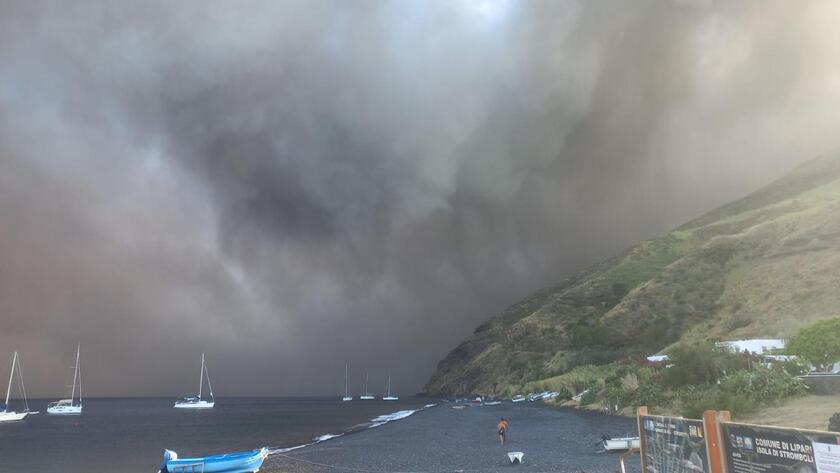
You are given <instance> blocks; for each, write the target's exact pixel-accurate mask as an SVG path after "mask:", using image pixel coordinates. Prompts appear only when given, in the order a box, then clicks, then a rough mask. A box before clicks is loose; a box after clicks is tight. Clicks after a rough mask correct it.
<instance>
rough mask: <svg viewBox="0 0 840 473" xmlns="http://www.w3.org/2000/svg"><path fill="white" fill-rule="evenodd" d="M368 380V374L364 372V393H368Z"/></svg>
mask: <svg viewBox="0 0 840 473" xmlns="http://www.w3.org/2000/svg"><path fill="white" fill-rule="evenodd" d="M368 381H370V374H369V373H365V395H367V394H368Z"/></svg>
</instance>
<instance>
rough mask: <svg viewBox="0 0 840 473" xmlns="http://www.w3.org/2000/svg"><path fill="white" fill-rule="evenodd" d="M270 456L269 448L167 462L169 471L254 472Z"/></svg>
mask: <svg viewBox="0 0 840 473" xmlns="http://www.w3.org/2000/svg"><path fill="white" fill-rule="evenodd" d="M266 457H268V449H266V448H261V449H259V450H251V451H247V452H235V453H226V454H224V455H212V456H209V457H196V458H178V459H175V460H168V461H166V462H165V466H166V470H165V471H166V472H168V473H192V472H193V471H195V472H199V471H200V472H203V473H252V472H255V471H258V470H259V469H260V467H261V466H262V464H263V462H264V461H265V459H266Z"/></svg>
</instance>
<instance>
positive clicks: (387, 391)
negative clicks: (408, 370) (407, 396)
mask: <svg viewBox="0 0 840 473" xmlns="http://www.w3.org/2000/svg"><path fill="white" fill-rule="evenodd" d="M382 400H383V401H399V400H400V398H399V397H397V396H395V395H393V394H391V375H388V385H387V387H386V388H385V395H384V396H382Z"/></svg>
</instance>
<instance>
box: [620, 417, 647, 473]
mask: <svg viewBox="0 0 840 473" xmlns="http://www.w3.org/2000/svg"><path fill="white" fill-rule="evenodd" d="M646 415H648V408H647V406H639V410H637V411H636V425H637V426H638V428H639V459H640V460H641V463H642V473H647V465H646V464H645V435H644V430H645V426H644V420H643V419H642V417H644V416H646ZM622 466H624V465H623V464H622Z"/></svg>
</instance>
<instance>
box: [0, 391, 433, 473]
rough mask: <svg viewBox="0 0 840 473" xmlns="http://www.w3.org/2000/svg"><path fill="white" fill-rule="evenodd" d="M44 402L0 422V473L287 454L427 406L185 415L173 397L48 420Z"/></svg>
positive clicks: (91, 404)
mask: <svg viewBox="0 0 840 473" xmlns="http://www.w3.org/2000/svg"><path fill="white" fill-rule="evenodd" d="M46 403H47V401H42V402H38V401H35V402H30V408H31V409H32V410H40V411H41V414H37V415H30V416H28V417H27V418H26V419H25V420H23V421H21V422H11V423H0V473H17V472H27V473H28V472H41V473H53V472H55V473H58V472H62V473H68V472H80V473H82V472H84V473H100V472H103V473H104V472H122V473H133V472H137V473H141V472H142V473H151V472H156V471H157V469H158V467H159V466H160V463H161V459H162V453H163V449H165V448H168V449H170V450H175V451H176V452H178V455H179V456H181V457H187V456H204V455H211V454H214V453H224V452H232V451H237V450H250V449H254V448H259V447H269V448H272V449H287V448H291V447H295V446H298V445H303V444H308V443H312V442H313V441H316V440H325V439H328V438H329V436H333V435H338V434H343V433H346V432H351V431H354V430H361V429H364V428H368V427H370V426H371V425H375V424H380V423H382V422H383V421H388V420H397V419H399V418H402V417H404V416H405V415H407V413H408V412H410V411H413V410H415V409H420V408H423V407H424V405H426V404H427V403H428V400H427V399H412V398H405V399H400V400H399V401H396V402H384V401H379V400H375V401H361V400H354V401H351V402H342V401H341V400H340V399H339V398H337V397H336V398H217V399H216V407H215V408H214V409H208V410H189V409H174V408H173V407H172V405H173V403H174V400H172V399H149V398H142V399H85V401H84V413H83V414H82V415H80V416H48V415H46V414H44V412H45V411H46Z"/></svg>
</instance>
